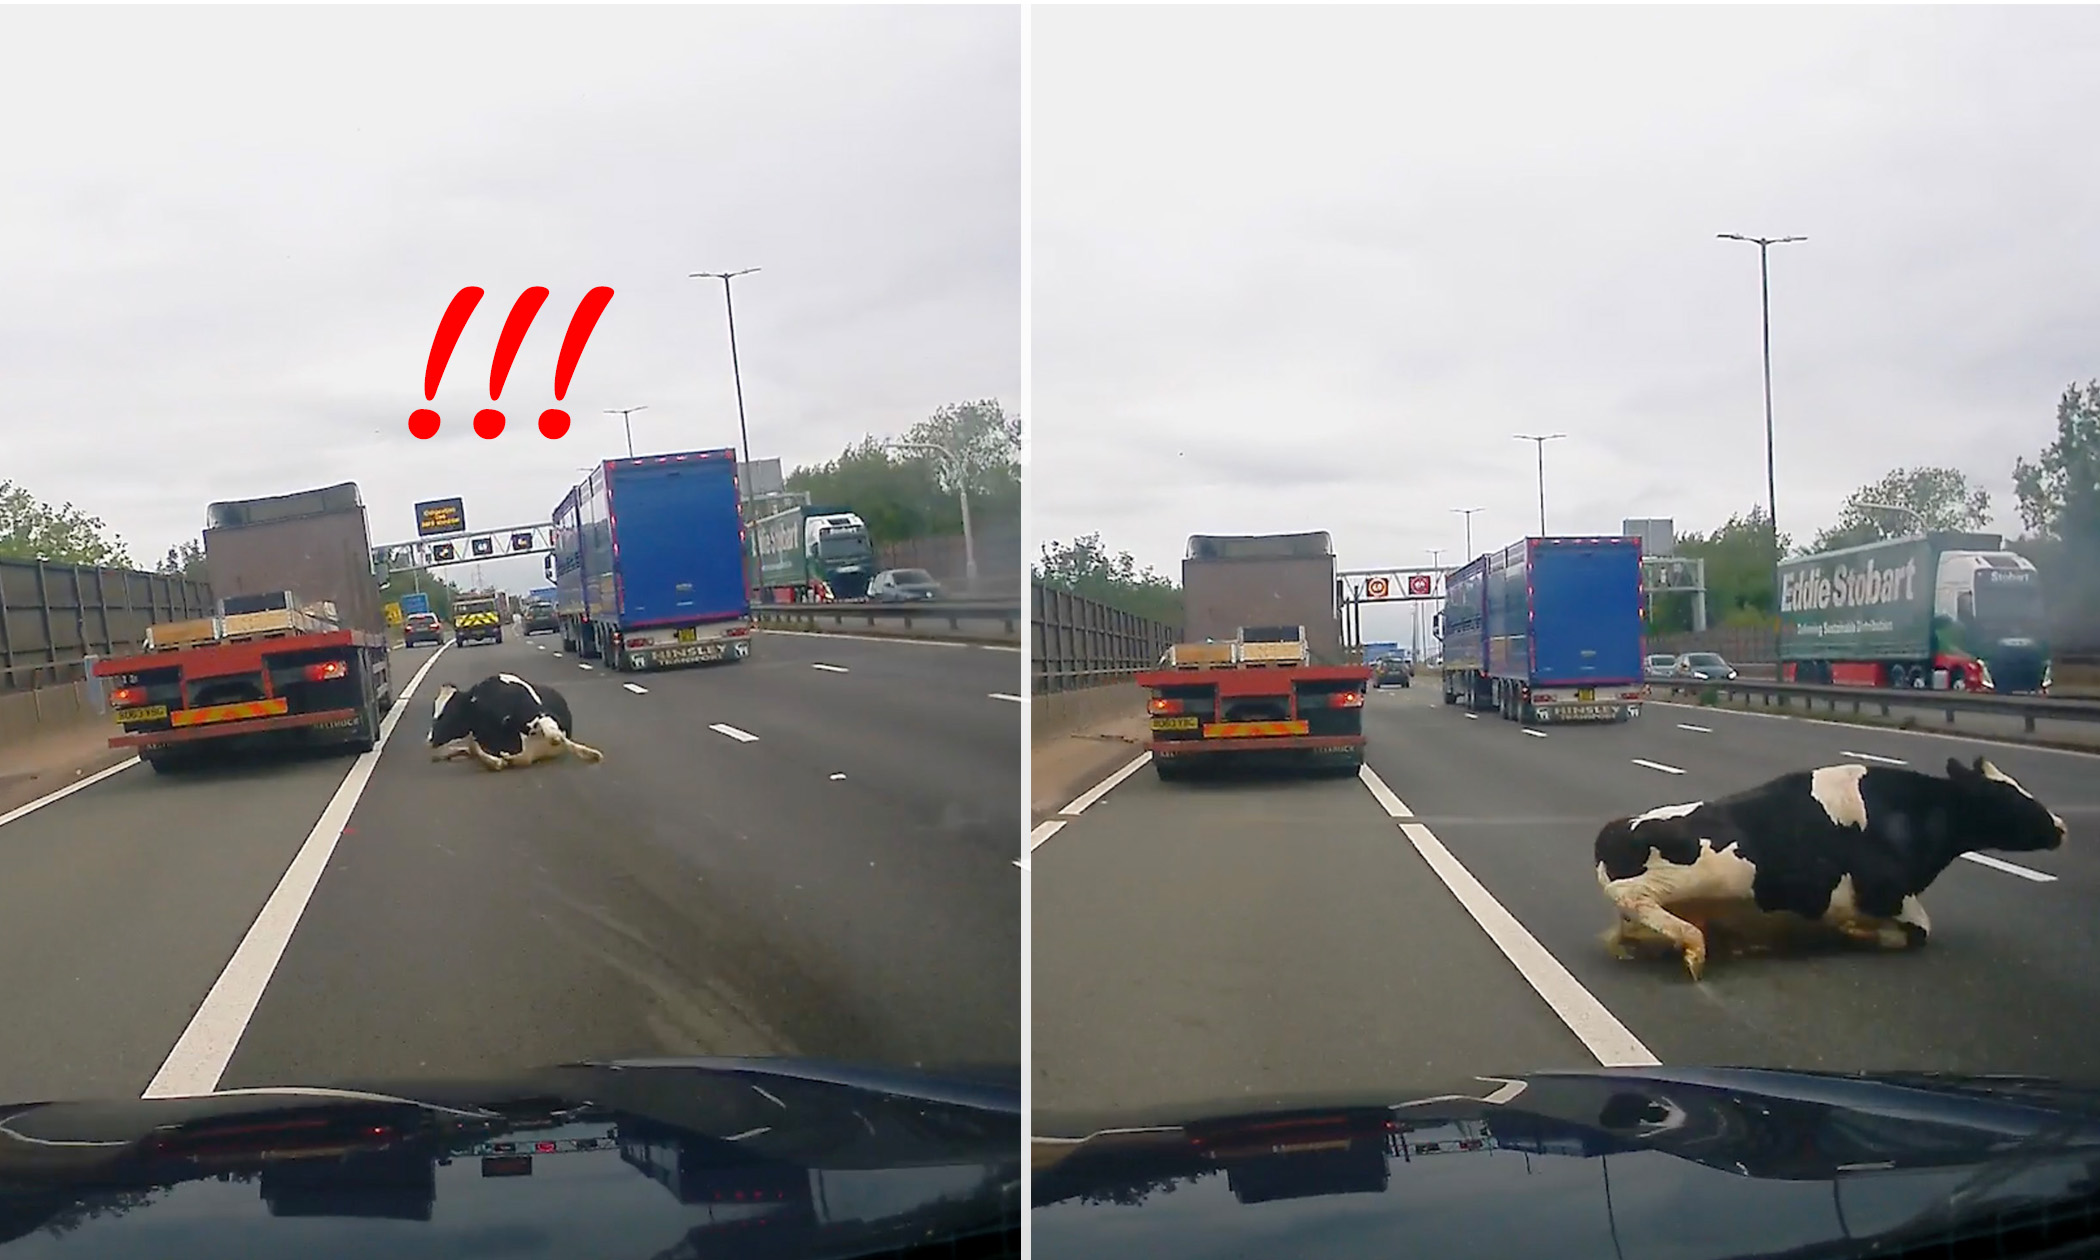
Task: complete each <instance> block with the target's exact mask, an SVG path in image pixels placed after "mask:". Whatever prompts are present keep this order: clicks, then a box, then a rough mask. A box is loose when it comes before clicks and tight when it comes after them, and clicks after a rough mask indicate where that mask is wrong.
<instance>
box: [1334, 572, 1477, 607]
mask: <svg viewBox="0 0 2100 1260" xmlns="http://www.w3.org/2000/svg"><path fill="white" fill-rule="evenodd" d="M1449 571H1450V570H1448V569H1348V570H1344V571H1343V572H1340V573H1337V574H1335V577H1336V578H1337V579H1339V581H1338V582H1337V585H1338V586H1339V587H1340V588H1341V589H1340V591H1339V592H1338V593H1339V594H1340V596H1341V598H1342V600H1343V602H1344V603H1352V604H1406V603H1419V602H1421V601H1424V600H1440V599H1442V598H1443V597H1444V574H1446V573H1448V572H1449Z"/></svg>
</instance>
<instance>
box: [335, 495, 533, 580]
mask: <svg viewBox="0 0 2100 1260" xmlns="http://www.w3.org/2000/svg"><path fill="white" fill-rule="evenodd" d="M553 550H554V526H553V525H551V524H536V525H512V526H510V527H508V528H506V529H491V530H481V531H477V532H474V533H469V532H467V511H466V504H465V501H464V500H462V499H458V498H452V499H433V500H431V501H430V502H428V503H418V504H416V538H415V540H414V541H413V542H400V543H389V544H387V545H386V546H384V547H374V548H373V549H372V563H373V567H374V568H375V569H383V570H385V571H388V572H392V571H394V570H397V569H442V568H444V567H445V566H446V565H448V564H474V563H476V562H478V561H483V560H501V559H504V558H506V557H509V556H530V555H536V554H539V553H541V552H552V551H553Z"/></svg>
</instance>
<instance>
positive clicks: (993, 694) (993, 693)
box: [984, 691, 1021, 704]
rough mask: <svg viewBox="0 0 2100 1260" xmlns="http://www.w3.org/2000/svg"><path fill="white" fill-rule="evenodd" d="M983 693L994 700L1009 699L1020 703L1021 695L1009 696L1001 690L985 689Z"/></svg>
mask: <svg viewBox="0 0 2100 1260" xmlns="http://www.w3.org/2000/svg"><path fill="white" fill-rule="evenodd" d="M984 694H985V695H987V696H989V697H991V698H992V699H994V700H1011V701H1013V702H1014V703H1015V704H1019V703H1021V697H1019V696H1010V695H1008V694H1006V693H1005V692H1003V691H987V692H985V693H984Z"/></svg>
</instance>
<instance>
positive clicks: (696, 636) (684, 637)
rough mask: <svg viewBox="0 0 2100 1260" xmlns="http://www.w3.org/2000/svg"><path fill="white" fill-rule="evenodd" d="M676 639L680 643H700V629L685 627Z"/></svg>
mask: <svg viewBox="0 0 2100 1260" xmlns="http://www.w3.org/2000/svg"><path fill="white" fill-rule="evenodd" d="M677 637H678V641H679V642H680V643H697V642H699V641H700V628H699V627H698V626H687V627H685V628H684V629H682V630H680V631H679V632H678V636H677Z"/></svg>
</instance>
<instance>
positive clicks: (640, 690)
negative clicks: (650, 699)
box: [620, 683, 649, 696]
mask: <svg viewBox="0 0 2100 1260" xmlns="http://www.w3.org/2000/svg"><path fill="white" fill-rule="evenodd" d="M620 685H621V686H622V687H625V688H627V690H629V691H631V692H633V693H634V694H636V695H638V696H646V695H648V694H649V689H648V688H647V687H644V686H642V684H640V683H621V684H620Z"/></svg>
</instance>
